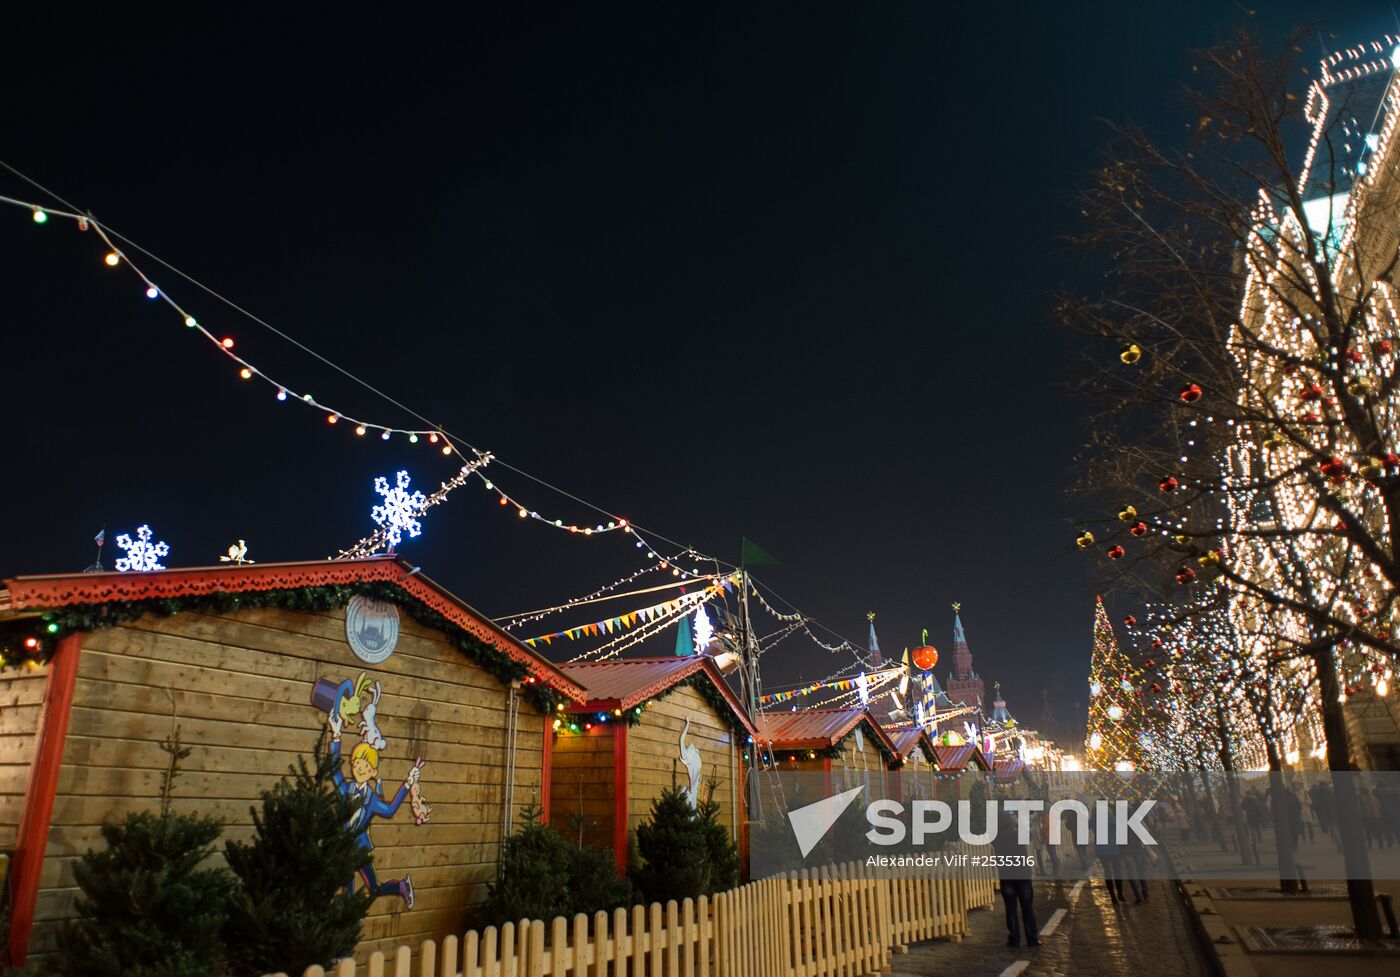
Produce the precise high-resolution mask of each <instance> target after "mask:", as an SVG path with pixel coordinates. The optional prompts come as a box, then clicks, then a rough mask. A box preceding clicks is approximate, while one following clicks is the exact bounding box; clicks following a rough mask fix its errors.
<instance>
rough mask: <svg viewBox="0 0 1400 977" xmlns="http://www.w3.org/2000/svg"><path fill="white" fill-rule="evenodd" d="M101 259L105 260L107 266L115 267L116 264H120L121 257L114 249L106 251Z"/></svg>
mask: <svg viewBox="0 0 1400 977" xmlns="http://www.w3.org/2000/svg"><path fill="white" fill-rule="evenodd" d="M102 260H103V261H105V262H107V267H108V268H115V267H117V265H119V264H121V260H122V259H121V256H120V255H118V254H117V253H116V252H115V251H108V252H107V257H105V258H103V259H102Z"/></svg>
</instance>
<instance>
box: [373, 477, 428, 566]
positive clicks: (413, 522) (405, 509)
mask: <svg viewBox="0 0 1400 977" xmlns="http://www.w3.org/2000/svg"><path fill="white" fill-rule="evenodd" d="M409 481H410V479H409V477H408V472H399V473H398V474H397V475H396V476H395V483H396V484H395V485H394V487H393V488H390V487H389V480H388V479H387V478H385V477H384V476H383V475H381V476H379V477H378V478H376V479H375V480H374V490H375V491H376V492H378V493H379V494H380V495H382V496H383V497H384V504H383V505H377V506H375V507H374V508H372V509H370V510H369V516H370V518H371V519H373V520H374V521H375V522H376V523H377V524H378V525H379V526H380V527H381V528H382V529H383V530H384V538H385V540H387V541H388V543H389V552H390V553H392V552H394V547H395V546H398V545H399V542H400V541H401V540H402V539H403V534H404V533H408V535H409V536H410V537H414V536H418V535H420V534H421V533H422V532H423V526H422V524H421V523H420V522H419V521H418V517H419V516H421V515H422V514H423V509H424V507H425V506H426V505H427V504H428V499H427V496H425V495H424V494H423V493H422V492H412V493H410V492H409V491H407V489H408V483H409Z"/></svg>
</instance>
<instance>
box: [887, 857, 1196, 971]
mask: <svg viewBox="0 0 1400 977" xmlns="http://www.w3.org/2000/svg"><path fill="white" fill-rule="evenodd" d="M1035 909H1036V918H1037V921H1038V922H1039V923H1040V926H1041V938H1040V946H1039V947H1025V946H1022V947H1020V948H1019V949H1013V948H1011V947H1008V946H1006V914H1005V913H1004V912H1003V911H1002V907H1001V902H1000V898H998V901H997V905H996V906H995V907H994V908H993V909H991V910H982V911H977V912H974V913H972V915H971V916H970V917H969V918H968V922H969V924H970V926H971V929H972V932H971V933H969V934H968V935H967V936H965V937H963V940H962V942H961V943H950V942H932V943H922V944H918V945H916V946H913V947H910V948H909V952H908V953H907V954H895V955H894V957H893V958H892V960H891V963H892V965H893V968H892V969H893V975H894V977H927V975H933V974H937V975H939V977H1017V975H1021V977H1042V975H1043V977H1119V975H1121V977H1210V975H1211V974H1212V972H1213V971H1212V969H1211V966H1210V965H1209V964H1208V963H1207V962H1206V960H1205V958H1204V957H1203V956H1202V952H1201V950H1200V949H1199V947H1198V945H1197V942H1196V936H1195V934H1194V933H1193V932H1192V929H1191V923H1190V921H1189V919H1188V918H1187V916H1186V911H1185V909H1184V907H1183V906H1182V904H1181V899H1180V897H1179V896H1178V895H1177V893H1176V889H1175V883H1171V882H1153V883H1151V893H1150V898H1149V900H1148V901H1147V902H1145V903H1141V904H1135V903H1134V902H1133V901H1132V896H1131V895H1129V896H1128V901H1127V902H1126V903H1119V904H1118V905H1116V906H1115V905H1114V904H1113V903H1112V901H1110V899H1109V898H1108V892H1107V891H1106V890H1105V889H1104V887H1103V883H1102V882H1101V881H1099V880H1097V879H1095V880H1091V881H1089V882H1085V883H1082V884H1081V883H1069V882H1037V883H1036V886H1035Z"/></svg>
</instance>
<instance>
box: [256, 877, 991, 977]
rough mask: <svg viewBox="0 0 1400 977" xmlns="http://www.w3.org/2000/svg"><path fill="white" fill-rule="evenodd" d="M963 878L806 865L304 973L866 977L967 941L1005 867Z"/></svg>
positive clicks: (359, 976) (350, 976) (323, 976)
mask: <svg viewBox="0 0 1400 977" xmlns="http://www.w3.org/2000/svg"><path fill="white" fill-rule="evenodd" d="M959 875H960V877H959V878H944V877H930V873H929V872H927V871H924V872H922V873H919V872H915V871H908V872H901V873H898V874H893V873H892V874H891V875H890V876H888V877H879V878H872V877H868V873H867V872H866V871H865V870H864V868H863V867H862V866H858V865H856V864H854V863H852V864H849V865H840V866H834V867H831V868H823V869H818V870H804V871H801V872H795V873H792V874H790V875H788V876H785V877H776V878H771V879H763V880H761V881H758V882H750V883H749V884H748V885H744V886H740V887H739V888H737V889H731V890H730V891H728V892H722V893H719V894H717V895H715V896H713V897H706V896H701V897H700V898H699V899H697V900H690V899H686V900H685V901H684V902H683V903H680V904H677V903H676V902H675V901H674V900H672V901H670V902H667V903H666V904H665V905H664V906H663V905H662V904H661V903H656V902H654V903H652V904H651V905H650V906H633V907H632V908H631V909H630V910H628V909H617V910H614V911H613V912H611V913H607V912H598V913H594V915H593V917H592V919H591V920H590V918H589V917H588V916H586V915H584V914H582V913H580V914H579V915H577V916H575V917H574V918H573V919H572V920H569V919H566V918H564V917H563V916H559V917H556V918H555V919H554V920H553V922H551V923H548V924H546V923H544V922H543V921H541V920H533V921H532V920H521V921H520V922H519V923H505V924H504V925H502V926H501V927H500V928H499V929H498V928H497V927H495V926H488V927H487V928H486V929H485V930H483V931H481V932H480V933H478V932H477V931H475V930H471V931H468V932H467V933H466V935H465V936H464V937H463V938H461V939H458V938H457V937H456V936H455V935H454V936H448V937H446V938H444V939H443V941H442V942H441V944H439V943H438V942H437V941H435V940H426V941H424V942H423V943H422V945H421V946H420V947H419V948H418V950H417V953H415V952H414V951H413V948H411V947H408V946H400V947H399V948H398V949H397V950H396V951H395V953H394V955H393V958H392V959H387V958H386V957H385V955H384V954H383V953H374V954H371V956H370V958H369V960H368V962H367V963H365V964H358V963H357V962H356V961H355V960H353V959H346V960H342V961H341V962H340V964H339V965H338V966H336V967H335V968H333V969H332V970H330V971H326V970H325V969H323V968H321V967H310V968H308V969H307V970H306V971H305V973H304V974H303V975H302V977H327V975H328V974H329V975H333V977H366V975H367V977H860V975H863V974H873V973H877V972H879V971H880V970H883V969H886V967H887V965H888V961H889V956H890V954H891V952H894V951H899V950H903V949H904V948H905V947H906V946H907V945H908V944H909V943H913V942H917V941H920V940H930V939H939V938H945V939H961V938H962V936H963V934H965V933H966V932H967V931H968V925H967V913H968V911H969V910H970V909H974V908H980V907H987V906H991V905H992V903H993V901H994V899H995V892H996V870H995V869H987V870H982V869H963V870H960V872H959ZM274 977H287V975H286V974H277V975H274Z"/></svg>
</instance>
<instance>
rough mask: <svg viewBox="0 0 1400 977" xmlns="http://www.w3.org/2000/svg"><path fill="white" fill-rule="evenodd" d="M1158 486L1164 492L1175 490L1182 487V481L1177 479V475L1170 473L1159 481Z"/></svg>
mask: <svg viewBox="0 0 1400 977" xmlns="http://www.w3.org/2000/svg"><path fill="white" fill-rule="evenodd" d="M1157 487H1158V488H1159V489H1161V490H1162V491H1163V492H1175V491H1176V490H1177V489H1178V488H1180V487H1181V483H1180V482H1178V481H1177V480H1176V476H1175V475H1168V476H1167V477H1166V478H1164V479H1162V480H1161V481H1160V482H1158V483H1157Z"/></svg>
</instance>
